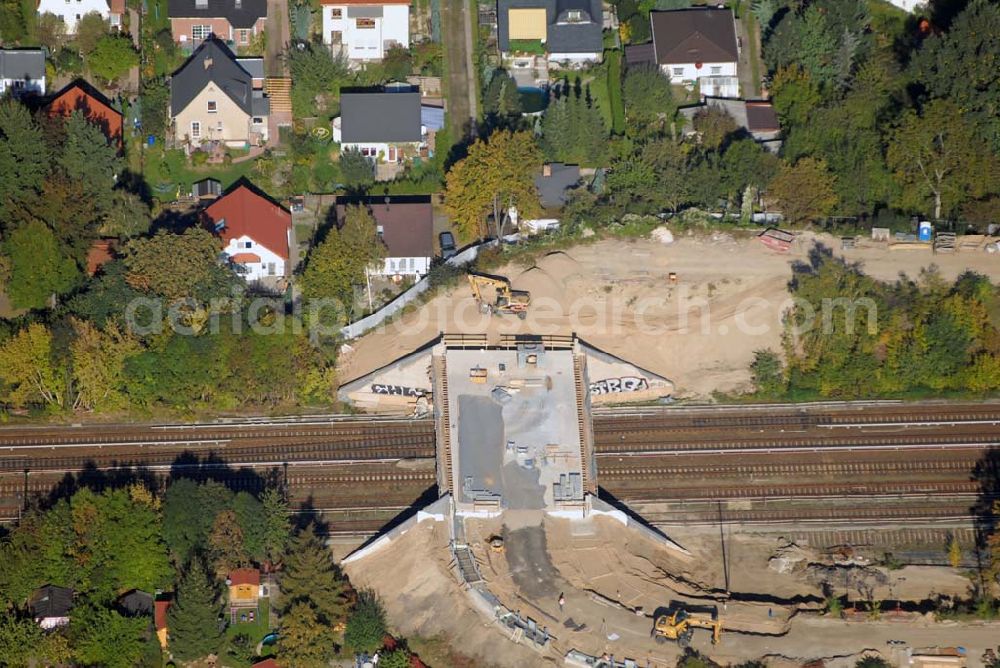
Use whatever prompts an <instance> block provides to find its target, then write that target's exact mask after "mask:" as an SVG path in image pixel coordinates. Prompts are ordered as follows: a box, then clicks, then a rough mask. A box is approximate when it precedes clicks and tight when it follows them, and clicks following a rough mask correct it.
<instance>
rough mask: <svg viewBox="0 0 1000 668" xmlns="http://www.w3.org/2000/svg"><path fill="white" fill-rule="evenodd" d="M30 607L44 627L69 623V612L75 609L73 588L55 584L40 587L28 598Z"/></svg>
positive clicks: (35, 618) (37, 620)
mask: <svg viewBox="0 0 1000 668" xmlns="http://www.w3.org/2000/svg"><path fill="white" fill-rule="evenodd" d="M28 609H29V610H31V616H32V618H33V619H34V620H35V622H36V623H37V624H38V625H39V626H41V627H42V628H43V629H46V630H47V629H54V628H56V627H57V626H65V625H66V624H69V612H70V610H72V609H73V590H72V589H68V588H66V587H56V586H55V585H45V586H44V587H39V588H38V589H36V590H35V591H34V592H33V593H32V594H31V597H30V598H29V599H28Z"/></svg>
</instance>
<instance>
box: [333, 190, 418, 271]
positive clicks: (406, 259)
mask: <svg viewBox="0 0 1000 668" xmlns="http://www.w3.org/2000/svg"><path fill="white" fill-rule="evenodd" d="M349 206H362V207H365V208H366V209H368V211H369V212H370V213H371V214H372V218H374V219H375V226H376V230H377V231H378V235H379V239H380V240H381V241H382V243H383V244H385V251H386V257H385V260H383V262H382V266H381V267H379V268H378V269H375V270H373V271H371V272H370V273H371V275H372V276H386V277H389V278H396V277H403V276H411V277H413V278H415V279H419V278H421V277H422V276H424V275H426V274H427V272H428V271H430V268H431V259H432V258H433V257H434V238H433V237H434V210H433V206H432V204H431V197H430V195H392V196H388V195H387V196H385V197H377V196H371V197H338V198H337V220H338V221H340V222H342V221H343V220H344V217H345V216H346V213H347V207H349Z"/></svg>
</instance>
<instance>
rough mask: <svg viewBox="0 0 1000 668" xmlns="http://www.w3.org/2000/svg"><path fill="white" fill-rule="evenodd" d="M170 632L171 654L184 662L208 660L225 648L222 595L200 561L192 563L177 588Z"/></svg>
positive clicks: (196, 560) (169, 623)
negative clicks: (221, 606)
mask: <svg viewBox="0 0 1000 668" xmlns="http://www.w3.org/2000/svg"><path fill="white" fill-rule="evenodd" d="M167 628H168V629H169V631H168V632H169V634H170V635H169V638H170V652H171V653H172V654H173V655H174V658H176V659H179V660H181V661H193V660H195V659H198V658H201V657H203V656H207V655H209V654H211V653H212V652H215V651H216V650H218V649H219V647H220V645H221V644H222V636H223V630H222V628H221V627H220V625H219V604H218V593H217V592H216V590H215V587H214V585H213V583H212V580H211V579H210V578H209V575H208V570H207V569H206V568H205V565H204V564H203V563H202V562H201V561H200V560H199V559H194V560H192V562H191V564H190V565H189V566H188V569H187V572H186V573H184V575H183V578H182V579H181V582H180V585H179V586H178V587H177V595H176V600H175V601H174V604H173V605H171V606H170V610H169V611H168V612H167Z"/></svg>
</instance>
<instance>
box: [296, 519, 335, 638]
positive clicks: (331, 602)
mask: <svg viewBox="0 0 1000 668" xmlns="http://www.w3.org/2000/svg"><path fill="white" fill-rule="evenodd" d="M281 595H282V599H283V604H284V606H283V607H284V609H285V610H290V609H291V608H292V607H294V606H295V605H296V604H298V603H307V604H309V605H310V606H312V608H313V609H314V610H315V611H316V614H317V615H318V617H319V619H320V621H321V622H324V623H326V624H333V623H335V622H337V621H339V620H341V619H343V618H344V616H345V614H346V612H347V585H346V583H345V581H344V579H343V578H342V577H341V575H340V569H339V568H337V565H336V564H335V563H334V562H333V557H332V555H331V554H330V550H329V549H327V547H326V546H325V545H324V544H323V542H322V541H321V540H320V539H319V538H318V537H317V536H316V534H315V532H314V531H313V527H312V526H309V527H306V528H305V529H303V530H302V531H300V532H299V533H297V534H296V535H295V536H294V537H293V538H292V541H291V544H290V545H289V547H288V552H287V554H286V556H285V570H284V571H283V572H282V575H281Z"/></svg>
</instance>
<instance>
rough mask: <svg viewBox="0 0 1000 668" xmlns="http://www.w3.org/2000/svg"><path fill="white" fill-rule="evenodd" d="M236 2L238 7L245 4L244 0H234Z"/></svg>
mask: <svg viewBox="0 0 1000 668" xmlns="http://www.w3.org/2000/svg"><path fill="white" fill-rule="evenodd" d="M233 1H234V2H235V3H236V9H239V8H240V7H242V6H243V0H233Z"/></svg>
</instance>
